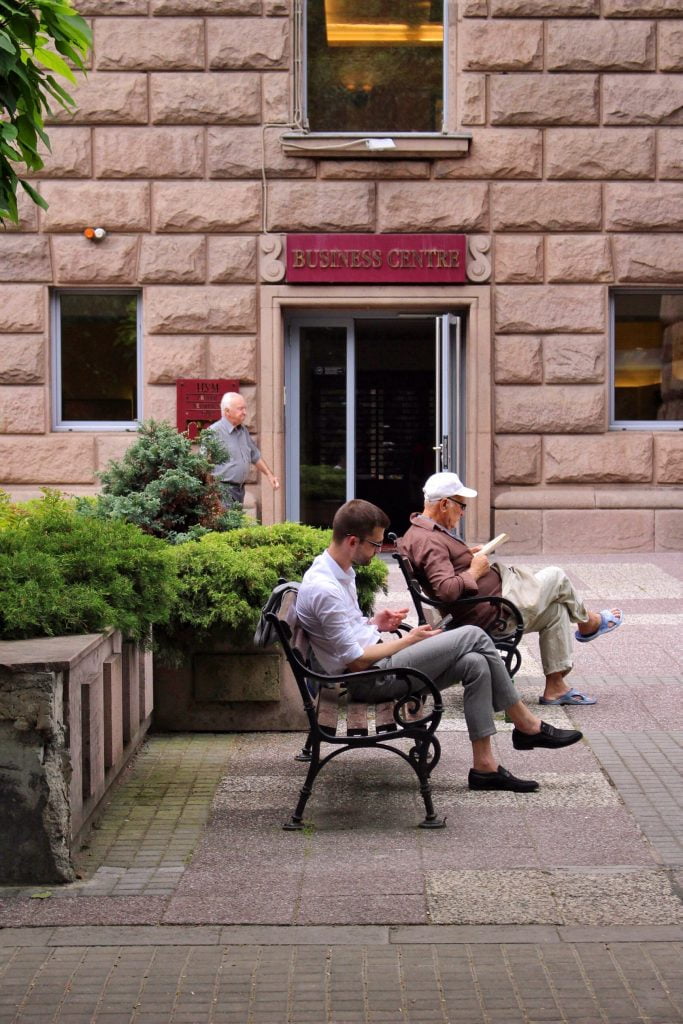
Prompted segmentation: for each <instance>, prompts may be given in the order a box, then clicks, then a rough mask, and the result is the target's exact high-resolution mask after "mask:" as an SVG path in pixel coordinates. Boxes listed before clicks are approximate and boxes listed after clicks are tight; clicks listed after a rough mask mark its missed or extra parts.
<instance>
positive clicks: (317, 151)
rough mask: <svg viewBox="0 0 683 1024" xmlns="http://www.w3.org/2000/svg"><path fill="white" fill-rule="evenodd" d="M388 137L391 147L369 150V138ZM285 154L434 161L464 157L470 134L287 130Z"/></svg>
mask: <svg viewBox="0 0 683 1024" xmlns="http://www.w3.org/2000/svg"><path fill="white" fill-rule="evenodd" d="M372 138H376V139H391V141H392V142H393V143H394V145H393V147H392V148H391V149H370V148H369V147H368V145H367V144H366V143H367V141H368V140H369V139H372ZM280 142H281V144H282V150H283V152H284V154H285V155H286V156H298V157H300V156H302V155H304V156H308V157H316V156H324V157H326V158H329V157H338V158H339V159H340V160H342V159H343V160H348V159H349V157H353V159H354V160H362V159H371V160H405V159H406V158H407V159H412V158H415V159H420V160H424V159H425V157H427V158H431V159H433V160H437V159H443V158H449V159H454V158H458V157H464V156H467V154H468V152H469V149H470V144H471V142H472V135H471V133H470V132H457V133H453V134H451V135H438V134H431V133H430V134H425V135H420V134H418V133H410V134H409V135H402V134H394V133H392V132H384V133H371V132H359V133H358V134H356V133H352V134H348V135H347V134H340V133H339V132H316V133H312V134H310V133H307V132H288V133H286V134H285V135H283V136H282V138H281V140H280Z"/></svg>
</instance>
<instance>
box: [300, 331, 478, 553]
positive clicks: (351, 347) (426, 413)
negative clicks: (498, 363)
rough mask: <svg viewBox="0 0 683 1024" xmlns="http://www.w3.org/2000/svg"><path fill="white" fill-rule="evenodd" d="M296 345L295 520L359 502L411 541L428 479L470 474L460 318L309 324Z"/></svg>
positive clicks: (326, 519) (312, 521)
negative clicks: (412, 521) (380, 512)
mask: <svg viewBox="0 0 683 1024" xmlns="http://www.w3.org/2000/svg"><path fill="white" fill-rule="evenodd" d="M287 326H288V330H287V342H286V362H285V380H286V393H287V404H286V432H287V442H286V470H287V493H286V501H287V518H288V519H290V520H297V521H300V522H303V523H307V524H308V525H311V526H325V527H326V526H329V525H330V522H331V520H332V516H333V515H334V512H335V510H336V509H337V508H338V507H339V505H341V504H342V503H343V502H344V501H348V500H349V499H350V498H364V499H366V500H367V501H372V502H374V503H375V504H377V505H379V506H380V507H381V508H383V509H384V510H385V511H386V513H387V514H388V516H389V517H390V519H391V526H392V529H393V530H395V531H396V532H397V533H399V534H401V533H403V532H405V530H406V529H407V527H408V523H409V515H410V513H411V512H414V511H417V510H419V509H420V508H421V507H422V485H423V483H424V481H425V478H426V477H427V476H429V475H430V473H434V472H436V471H438V470H440V469H450V470H453V471H455V472H458V473H460V475H461V476H462V475H463V474H464V465H463V459H464V445H463V437H464V431H463V426H462V425H463V416H464V380H463V372H462V367H463V365H464V363H463V355H464V353H463V349H464V343H463V338H462V331H461V319H460V317H457V316H454V315H452V314H441V313H440V314H433V315H426V314H424V313H420V314H398V315H396V314H394V315H386V316H378V315H377V314H376V313H374V314H364V313H358V314H350V315H345V316H341V317H335V316H329V317H327V316H321V315H316V316H312V315H311V316H299V317H296V318H295V319H294V318H293V319H291V320H290V321H289V322H288V325H287Z"/></svg>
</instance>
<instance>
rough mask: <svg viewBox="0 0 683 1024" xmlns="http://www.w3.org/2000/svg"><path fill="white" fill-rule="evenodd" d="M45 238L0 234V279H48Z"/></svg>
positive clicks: (48, 265)
mask: <svg viewBox="0 0 683 1024" xmlns="http://www.w3.org/2000/svg"><path fill="white" fill-rule="evenodd" d="M51 279H52V268H51V266H50V249H49V242H48V240H47V238H41V237H40V236H34V237H29V238H26V237H23V236H22V235H4V234H0V281H50V280H51Z"/></svg>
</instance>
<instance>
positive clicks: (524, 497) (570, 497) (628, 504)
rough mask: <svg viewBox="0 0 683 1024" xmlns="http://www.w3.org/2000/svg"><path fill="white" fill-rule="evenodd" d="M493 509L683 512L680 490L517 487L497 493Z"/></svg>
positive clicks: (671, 488)
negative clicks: (638, 509) (614, 509)
mask: <svg viewBox="0 0 683 1024" xmlns="http://www.w3.org/2000/svg"><path fill="white" fill-rule="evenodd" d="M493 507H494V508H506V509H564V508H567V509H568V508H617V509H618V508H623V509H628V508H645V509H650V508H683V489H681V488H680V487H670V488H666V487H656V488H652V489H644V488H642V487H640V488H635V487H634V488H630V487H626V486H624V487H619V488H605V489H601V488H595V487H582V488H576V487H552V488H544V487H520V488H506V489H505V490H499V491H498V492H497V493H495V494H494V497H493Z"/></svg>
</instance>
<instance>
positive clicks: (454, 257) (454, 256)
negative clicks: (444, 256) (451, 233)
mask: <svg viewBox="0 0 683 1024" xmlns="http://www.w3.org/2000/svg"><path fill="white" fill-rule="evenodd" d="M449 255H450V257H451V262H450V265H451V266H452V267H459V266H460V253H459V251H458V250H457V249H451V250H450V252H449Z"/></svg>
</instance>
